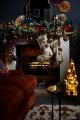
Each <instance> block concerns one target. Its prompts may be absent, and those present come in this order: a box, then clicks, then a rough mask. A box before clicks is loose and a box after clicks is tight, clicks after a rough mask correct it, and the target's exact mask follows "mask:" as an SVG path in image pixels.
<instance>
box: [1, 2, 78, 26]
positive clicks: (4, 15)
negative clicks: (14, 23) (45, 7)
mask: <svg viewBox="0 0 80 120" xmlns="http://www.w3.org/2000/svg"><path fill="white" fill-rule="evenodd" d="M33 1H35V0H33ZM40 1H41V0H40ZM67 1H69V2H70V4H71V8H70V10H69V12H67V13H65V14H66V15H67V16H68V18H69V19H71V20H72V21H73V22H74V23H75V24H77V25H79V24H80V0H67ZM25 4H26V0H0V22H3V21H11V20H14V19H16V18H17V17H18V16H19V15H21V14H23V10H24V6H25ZM35 4H36V3H35ZM55 9H56V10H55V11H56V12H58V13H62V12H61V11H60V10H59V9H58V7H57V8H55Z"/></svg>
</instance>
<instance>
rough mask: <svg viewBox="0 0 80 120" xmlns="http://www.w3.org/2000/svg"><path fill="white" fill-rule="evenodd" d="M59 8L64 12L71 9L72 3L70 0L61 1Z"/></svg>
mask: <svg viewBox="0 0 80 120" xmlns="http://www.w3.org/2000/svg"><path fill="white" fill-rule="evenodd" d="M59 9H60V10H61V11H62V12H68V11H69V10H70V3H69V2H68V1H63V2H62V3H60V5H59Z"/></svg>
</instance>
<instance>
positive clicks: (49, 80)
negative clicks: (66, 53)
mask: <svg viewBox="0 0 80 120" xmlns="http://www.w3.org/2000/svg"><path fill="white" fill-rule="evenodd" d="M40 53H41V51H40V49H39V46H36V45H16V56H17V64H16V69H22V70H23V72H24V74H28V75H36V76H37V80H38V83H41V82H43V81H44V80H45V86H49V85H52V84H56V83H58V82H59V81H60V68H59V67H57V68H52V66H51V64H50V60H48V61H46V62H43V63H41V62H38V61H37V55H39V54H40Z"/></svg>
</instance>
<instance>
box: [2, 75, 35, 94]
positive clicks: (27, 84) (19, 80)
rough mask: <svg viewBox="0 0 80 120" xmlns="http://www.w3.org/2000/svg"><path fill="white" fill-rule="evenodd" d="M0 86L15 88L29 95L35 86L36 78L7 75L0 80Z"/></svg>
mask: <svg viewBox="0 0 80 120" xmlns="http://www.w3.org/2000/svg"><path fill="white" fill-rule="evenodd" d="M0 85H12V86H17V87H19V88H20V89H22V91H23V92H24V94H26V95H29V93H30V92H32V91H33V89H35V87H36V85H37V78H36V76H33V75H23V76H11V75H8V76H6V77H4V79H2V80H1V79H0Z"/></svg>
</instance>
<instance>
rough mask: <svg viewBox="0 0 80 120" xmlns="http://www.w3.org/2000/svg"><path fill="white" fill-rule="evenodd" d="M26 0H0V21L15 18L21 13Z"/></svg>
mask: <svg viewBox="0 0 80 120" xmlns="http://www.w3.org/2000/svg"><path fill="white" fill-rule="evenodd" d="M25 4H26V0H0V22H5V21H11V20H15V19H16V18H17V17H18V16H19V15H21V14H23V10H24V6H25Z"/></svg>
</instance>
